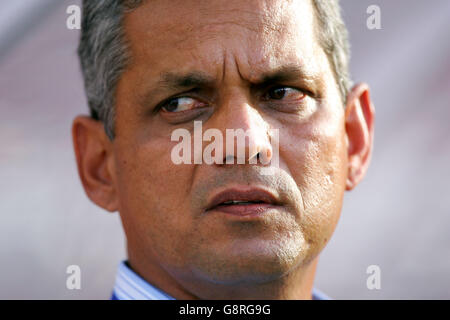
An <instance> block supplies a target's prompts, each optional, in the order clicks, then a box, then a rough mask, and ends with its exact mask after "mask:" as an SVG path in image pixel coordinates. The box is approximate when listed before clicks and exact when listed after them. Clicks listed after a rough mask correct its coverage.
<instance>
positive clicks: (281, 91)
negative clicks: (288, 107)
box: [264, 87, 306, 101]
mask: <svg viewBox="0 0 450 320" xmlns="http://www.w3.org/2000/svg"><path fill="white" fill-rule="evenodd" d="M305 96H306V94H305V93H304V92H303V91H301V90H299V89H295V88H291V87H275V88H272V89H270V90H269V91H268V92H267V93H266V94H265V96H264V99H266V100H283V99H285V100H286V99H287V100H291V101H292V100H294V101H298V100H302V99H303V98H304V97H305Z"/></svg>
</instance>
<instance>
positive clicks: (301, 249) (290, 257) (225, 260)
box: [192, 237, 308, 285]
mask: <svg viewBox="0 0 450 320" xmlns="http://www.w3.org/2000/svg"><path fill="white" fill-rule="evenodd" d="M203 249H205V248H203ZM307 256H308V247H307V246H306V245H305V241H304V239H303V237H295V238H294V237H289V238H287V239H276V240H259V239H246V240H235V241H233V242H232V243H230V244H229V245H227V246H222V247H221V248H217V247H209V248H207V249H205V250H202V252H199V251H197V252H196V254H195V258H194V261H193V264H192V265H194V268H193V272H194V273H195V274H196V276H198V277H201V278H202V279H204V280H206V281H208V282H213V283H216V284H223V285H250V284H262V283H267V282H271V281H276V280H279V279H281V278H282V277H284V276H286V275H287V274H289V273H290V272H292V271H294V270H296V269H297V268H299V267H301V266H302V265H303V264H304V262H305V261H306V257H307Z"/></svg>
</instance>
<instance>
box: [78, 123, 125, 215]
mask: <svg viewBox="0 0 450 320" xmlns="http://www.w3.org/2000/svg"><path fill="white" fill-rule="evenodd" d="M72 139H73V145H74V149H75V156H76V161H77V168H78V173H79V176H80V179H81V182H82V184H83V188H84V190H85V192H86V194H87V196H88V197H89V199H91V200H92V201H93V202H94V203H95V204H97V205H98V206H100V207H102V208H104V209H105V210H108V211H111V212H112V211H116V210H117V209H118V206H117V196H116V195H117V193H116V186H115V179H114V167H113V163H114V162H113V161H111V157H113V154H112V148H111V144H112V142H111V141H110V140H109V139H108V137H107V136H106V133H105V131H104V129H103V124H102V123H101V122H99V121H96V120H94V119H92V118H90V117H87V116H78V117H76V118H75V120H74V122H73V125H72Z"/></svg>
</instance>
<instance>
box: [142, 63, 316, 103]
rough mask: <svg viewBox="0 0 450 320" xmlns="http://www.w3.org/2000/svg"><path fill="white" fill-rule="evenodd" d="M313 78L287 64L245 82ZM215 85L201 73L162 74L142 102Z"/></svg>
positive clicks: (263, 84) (259, 83) (260, 83)
mask: <svg viewBox="0 0 450 320" xmlns="http://www.w3.org/2000/svg"><path fill="white" fill-rule="evenodd" d="M314 78H315V76H314V75H313V74H311V73H310V72H307V71H306V70H305V68H304V67H303V66H302V65H299V64H287V65H283V66H280V67H278V68H275V69H273V70H270V71H267V72H263V73H262V74H261V75H259V76H258V77H257V78H256V77H255V78H254V79H253V80H251V81H250V80H247V82H249V83H250V84H251V86H252V87H266V86H269V85H271V84H275V83H282V82H291V81H303V82H311V81H312V80H313V79H314ZM215 84H217V80H216V79H215V77H213V76H211V75H209V74H207V73H205V72H203V71H192V72H189V73H185V74H183V73H178V72H173V71H167V72H162V73H161V74H160V77H159V80H158V81H157V85H156V86H155V88H154V89H153V90H150V91H149V92H148V93H147V94H146V95H145V99H144V101H148V99H151V97H152V96H153V95H154V94H155V93H157V92H160V91H161V89H163V90H164V91H166V90H167V91H182V90H187V89H191V88H196V87H197V88H214V86H215Z"/></svg>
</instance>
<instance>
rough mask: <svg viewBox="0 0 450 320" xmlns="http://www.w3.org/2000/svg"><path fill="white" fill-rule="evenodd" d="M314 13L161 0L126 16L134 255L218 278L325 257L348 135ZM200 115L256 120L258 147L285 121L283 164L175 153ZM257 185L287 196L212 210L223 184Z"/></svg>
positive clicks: (124, 154)
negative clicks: (184, 159)
mask: <svg viewBox="0 0 450 320" xmlns="http://www.w3.org/2000/svg"><path fill="white" fill-rule="evenodd" d="M314 14H315V12H314V8H313V6H312V3H311V1H308V0H305V1H300V0H299V1H283V0H279V1H262V0H252V1H241V0H226V1H220V0H214V1H212V0H208V1H199V0H183V1H163V0H155V1H146V2H144V4H143V5H141V6H139V7H138V8H137V9H136V10H134V11H132V12H131V13H129V14H128V15H127V16H126V19H125V28H126V37H127V39H128V41H129V45H130V53H131V56H132V61H131V64H130V65H129V67H128V68H127V70H126V71H125V72H124V73H123V75H122V77H121V79H120V81H119V84H118V88H117V96H116V98H117V109H116V110H117V111H116V112H117V115H116V122H115V125H116V127H115V128H116V131H115V132H116V137H115V140H114V141H113V152H114V163H115V172H116V173H115V174H116V184H117V186H116V187H117V189H118V191H117V196H118V197H119V199H118V202H119V211H120V214H121V218H122V221H123V225H124V228H125V232H126V234H127V239H128V247H129V250H130V251H131V253H130V254H131V255H134V256H139V257H140V258H141V259H146V260H148V261H151V263H152V264H156V265H159V266H160V267H162V268H163V269H164V270H165V271H166V272H168V273H169V274H170V275H172V276H173V277H175V278H177V279H179V280H180V281H189V280H190V279H202V280H204V281H206V282H207V281H212V282H215V283H223V284H237V283H250V282H265V281H270V280H274V279H277V278H279V277H281V276H283V275H285V274H286V273H288V272H290V271H292V270H294V269H296V268H298V267H304V266H306V265H307V264H308V263H309V262H311V261H312V260H313V259H314V258H316V257H317V255H318V253H319V252H320V251H321V249H322V248H323V247H324V246H325V244H326V242H327V241H328V240H329V239H330V237H331V235H332V233H333V230H334V228H335V226H336V223H337V221H338V218H339V213H340V210H341V204H342V198H343V193H344V190H345V181H346V170H347V143H346V136H345V121H344V108H343V102H342V100H341V98H340V95H339V91H338V88H337V86H336V82H335V79H334V77H333V72H332V69H331V67H330V64H329V62H328V60H327V57H326V54H325V53H324V51H323V49H322V48H321V47H320V44H319V43H318V39H317V38H316V35H315V27H314V26H315V24H316V21H315V16H314ZM280 70H282V71H284V75H285V76H282V77H270V76H268V75H273V74H274V73H276V72H278V73H280ZM189 75H191V77H190V78H189V77H188V78H189V79H190V80H189V81H184V82H183V81H181V82H183V83H178V84H177V85H174V81H175V80H174V79H178V78H183V77H185V76H189ZM192 75H195V77H192ZM199 75H201V77H199ZM193 78H195V79H197V80H198V78H201V80H202V81H191V80H192V79H193ZM264 79H265V80H267V79H269V80H267V81H263V80H264ZM178 80H179V79H178ZM205 80H207V81H205ZM178 82H180V81H178ZM283 88H284V89H283ZM194 120H196V121H202V126H203V132H205V131H206V130H207V129H210V128H215V129H218V130H219V131H220V132H222V134H223V136H224V137H225V131H226V129H238V128H241V129H243V130H249V129H250V130H254V132H256V135H258V134H259V136H258V139H259V141H260V142H259V143H261V145H263V144H264V143H265V142H267V141H269V137H268V136H267V135H266V134H265V133H266V130H267V129H278V130H279V165H278V167H277V168H273V171H272V174H270V175H262V174H261V167H262V165H261V164H258V165H251V164H228V165H227V164H212V165H208V164H206V163H202V164H180V165H176V164H174V163H173V161H172V160H171V152H172V149H173V148H174V146H175V145H177V144H178V143H179V142H178V141H171V134H172V132H173V131H174V130H175V129H178V128H184V129H187V130H188V131H189V132H191V134H192V137H193V136H194V134H193V130H194ZM207 145H208V143H207V142H203V148H205V147H206V146H207ZM225 155H226V153H225V150H224V156H225ZM252 187H255V188H260V189H264V190H266V191H269V192H270V193H272V194H273V196H274V197H275V198H276V199H277V201H278V202H279V203H278V204H279V205H277V206H274V207H273V208H271V209H270V210H266V211H265V212H264V213H263V214H260V215H254V216H251V217H242V216H236V215H232V214H226V213H224V212H222V211H218V210H207V209H208V204H209V202H210V201H211V199H212V198H213V197H214V196H215V195H217V194H218V193H219V192H221V191H223V190H227V189H228V188H235V189H236V188H237V189H242V190H243V189H246V188H247V189H249V188H252Z"/></svg>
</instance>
